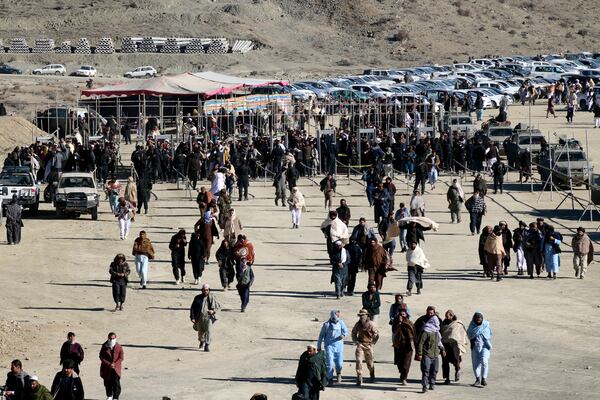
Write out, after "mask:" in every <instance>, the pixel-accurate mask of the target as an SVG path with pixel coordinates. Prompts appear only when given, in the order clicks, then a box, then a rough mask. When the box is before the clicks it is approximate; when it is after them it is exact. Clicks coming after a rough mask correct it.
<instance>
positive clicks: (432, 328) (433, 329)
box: [423, 315, 444, 348]
mask: <svg viewBox="0 0 600 400" xmlns="http://www.w3.org/2000/svg"><path fill="white" fill-rule="evenodd" d="M423 332H428V333H435V335H436V337H437V345H438V347H442V348H443V347H444V345H443V344H442V335H441V334H440V319H439V318H438V317H437V316H435V315H434V316H432V317H431V318H429V319H428V320H427V322H425V325H423Z"/></svg>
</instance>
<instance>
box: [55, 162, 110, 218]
mask: <svg viewBox="0 0 600 400" xmlns="http://www.w3.org/2000/svg"><path fill="white" fill-rule="evenodd" d="M55 185H57V186H56V191H55V196H54V207H55V208H56V215H57V216H58V217H61V216H63V215H64V214H66V213H70V214H74V215H75V216H79V215H80V214H91V215H92V219H93V220H97V219H98V206H99V205H100V195H99V194H98V189H97V188H96V180H95V179H94V175H93V174H92V173H90V172H63V173H62V174H61V175H60V177H59V179H58V182H56V183H55Z"/></svg>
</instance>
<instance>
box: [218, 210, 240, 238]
mask: <svg viewBox="0 0 600 400" xmlns="http://www.w3.org/2000/svg"><path fill="white" fill-rule="evenodd" d="M243 229H244V227H243V226H242V221H241V220H240V217H238V215H237V214H236V212H235V210H234V209H233V208H230V209H229V210H228V212H227V215H225V217H224V221H223V238H226V239H229V241H230V242H235V239H236V238H237V237H238V235H239V234H240V233H242V230H243Z"/></svg>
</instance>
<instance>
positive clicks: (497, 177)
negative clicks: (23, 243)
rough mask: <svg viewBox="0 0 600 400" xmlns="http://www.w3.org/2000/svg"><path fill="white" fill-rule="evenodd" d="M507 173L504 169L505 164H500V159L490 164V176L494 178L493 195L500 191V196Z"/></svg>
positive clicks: (506, 169)
mask: <svg viewBox="0 0 600 400" xmlns="http://www.w3.org/2000/svg"><path fill="white" fill-rule="evenodd" d="M507 172H508V168H506V164H504V163H503V162H502V160H501V159H500V158H498V159H497V160H496V162H494V164H492V175H493V176H494V194H496V193H497V192H498V189H500V194H502V191H503V188H504V186H503V185H504V175H506V173H507Z"/></svg>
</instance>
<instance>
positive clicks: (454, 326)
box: [440, 310, 469, 385]
mask: <svg viewBox="0 0 600 400" xmlns="http://www.w3.org/2000/svg"><path fill="white" fill-rule="evenodd" d="M440 333H441V335H442V344H443V345H444V349H445V350H446V355H445V356H443V357H442V377H443V378H444V384H446V385H449V384H450V365H453V366H454V381H455V382H458V381H460V376H461V374H462V372H461V369H460V363H461V362H462V356H463V354H465V353H466V352H467V345H468V344H469V340H468V338H467V329H466V328H465V325H464V324H463V323H462V322H461V321H460V320H459V319H458V318H457V316H456V314H454V311H452V310H448V311H446V315H445V318H444V320H443V321H442V324H441V325H440Z"/></svg>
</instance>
